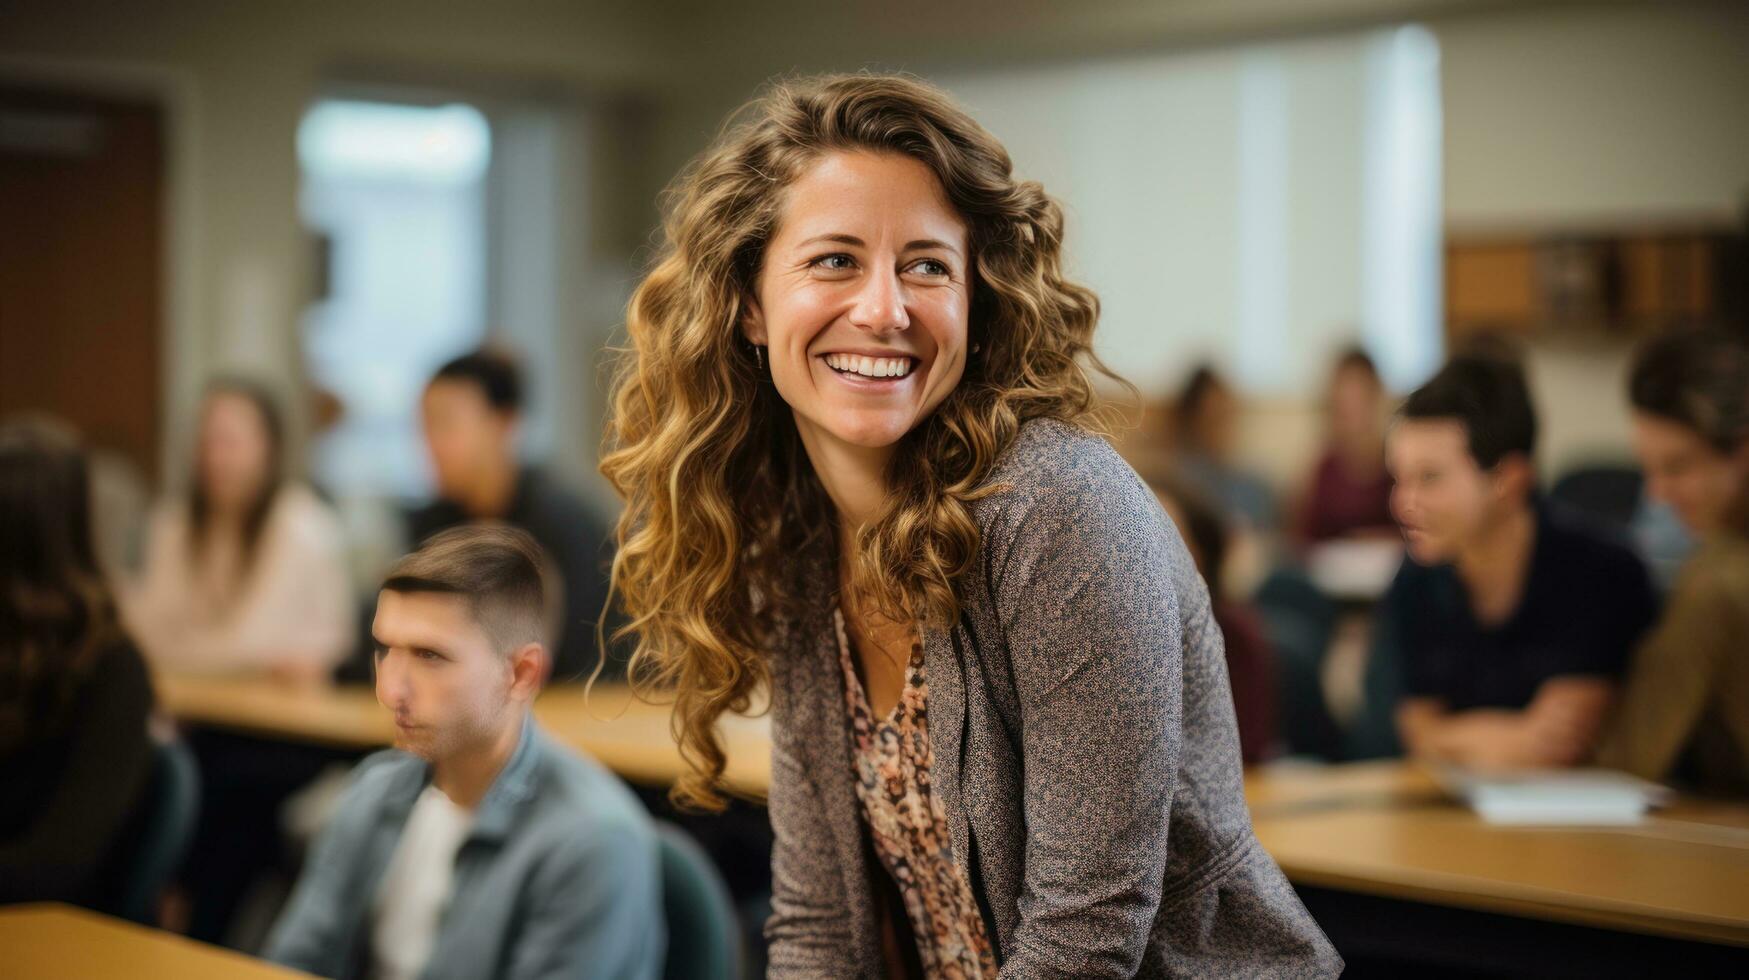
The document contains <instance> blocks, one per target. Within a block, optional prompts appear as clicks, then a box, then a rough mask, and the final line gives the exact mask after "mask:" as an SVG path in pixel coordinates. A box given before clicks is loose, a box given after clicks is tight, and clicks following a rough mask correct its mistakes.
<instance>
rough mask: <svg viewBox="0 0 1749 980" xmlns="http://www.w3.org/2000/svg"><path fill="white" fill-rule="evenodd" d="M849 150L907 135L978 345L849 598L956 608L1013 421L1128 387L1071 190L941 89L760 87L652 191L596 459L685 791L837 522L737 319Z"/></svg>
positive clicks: (695, 798)
mask: <svg viewBox="0 0 1749 980" xmlns="http://www.w3.org/2000/svg"><path fill="white" fill-rule="evenodd" d="M841 151H864V152H877V153H896V154H903V155H905V156H908V157H911V158H913V159H916V160H919V161H921V162H922V163H924V164H925V165H927V166H928V167H929V168H930V169H931V170H932V171H933V172H934V174H935V176H936V178H937V179H939V180H940V182H941V185H942V188H943V189H944V190H945V192H946V195H947V198H948V200H949V201H950V202H952V204H953V205H954V207H955V209H956V210H957V211H958V212H959V214H960V216H961V217H962V218H963V219H964V220H965V222H966V225H967V228H968V244H969V246H970V250H971V255H972V273H973V276H972V278H973V291H972V296H971V304H970V320H969V324H968V333H969V336H968V343H975V344H978V345H980V348H981V353H980V354H979V356H978V357H976V358H974V359H972V360H971V361H969V362H968V364H967V367H966V373H965V376H964V377H963V379H962V380H961V381H960V383H959V385H958V386H957V387H956V388H955V389H954V390H953V391H952V392H951V393H950V394H949V395H948V396H947V398H946V400H945V401H943V402H942V404H941V405H940V406H939V407H938V408H937V409H936V410H935V411H934V413H932V415H931V416H930V417H929V418H928V419H927V420H926V421H924V422H923V423H921V424H919V425H918V426H917V427H916V428H915V429H914V430H912V431H911V432H910V433H908V434H907V435H906V436H905V437H904V439H903V441H902V442H901V445H900V451H899V452H897V453H895V454H894V456H893V463H892V466H891V469H890V471H889V473H888V482H889V486H890V487H891V493H890V497H889V501H888V503H887V505H886V507H885V510H884V512H883V513H882V514H881V515H880V516H879V517H878V518H877V519H876V520H875V521H873V522H872V523H871V524H869V525H868V526H866V527H864V528H863V529H861V531H859V532H858V540H857V541H856V542H855V544H856V547H855V549H854V553H855V554H856V556H857V557H856V558H855V560H854V563H853V565H854V567H853V568H851V569H849V576H848V578H849V580H850V582H851V583H852V586H851V587H852V588H853V589H854V590H856V591H857V594H858V597H859V598H863V597H866V598H868V599H870V600H872V601H873V603H874V605H875V608H876V609H878V610H880V611H881V612H883V613H885V614H887V615H889V616H893V617H895V618H897V617H899V616H909V617H911V618H912V619H914V620H917V621H921V622H924V623H927V624H933V625H943V624H947V623H951V622H953V621H954V620H956V619H957V617H958V615H959V600H958V597H957V595H956V592H955V583H956V581H957V580H958V579H959V578H960V576H961V575H963V574H964V573H965V572H966V571H967V570H968V569H969V568H971V566H972V564H973V561H974V559H975V558H976V555H977V552H978V544H979V542H978V527H977V524H976V523H975V522H974V521H973V519H972V515H971V511H970V507H969V505H970V503H971V502H972V501H974V500H977V499H979V498H980V497H983V496H987V495H989V494H991V493H993V492H996V491H998V490H1000V489H1001V488H1000V487H995V486H989V485H987V477H988V476H989V473H990V470H991V467H992V466H993V464H994V463H995V461H996V459H997V457H998V456H1000V455H1001V453H1002V451H1003V449H1004V448H1006V447H1007V446H1008V445H1009V444H1010V443H1011V442H1012V441H1013V439H1014V438H1015V436H1016V434H1017V433H1018V432H1019V430H1020V426H1021V424H1022V423H1023V422H1025V421H1026V420H1028V419H1032V418H1039V417H1050V418H1056V419H1061V420H1064V421H1067V422H1071V423H1074V424H1077V425H1080V426H1082V427H1084V428H1087V429H1089V430H1091V431H1109V418H1108V417H1107V415H1106V413H1104V412H1103V411H1102V410H1101V407H1100V402H1099V401H1098V399H1097V397H1096V395H1095V392H1094V389H1093V385H1092V383H1091V379H1090V375H1089V373H1088V370H1087V367H1091V368H1093V369H1095V370H1097V371H1099V372H1100V373H1102V374H1104V375H1106V376H1107V377H1110V378H1111V379H1113V380H1114V381H1116V382H1118V383H1119V384H1120V385H1123V386H1124V387H1126V388H1128V389H1129V391H1130V392H1131V393H1132V395H1133V393H1134V388H1133V387H1130V386H1129V385H1128V384H1127V382H1124V381H1123V380H1122V379H1121V378H1118V376H1117V375H1116V374H1114V373H1112V372H1111V371H1110V370H1109V369H1108V368H1106V366H1105V365H1104V364H1102V363H1101V362H1100V361H1099V359H1098V358H1097V357H1096V356H1095V355H1094V353H1093V350H1092V340H1093V328H1094V324H1095V322H1096V321H1097V320H1098V317H1099V303H1098V299H1097V298H1096V297H1095V296H1094V295H1093V293H1092V292H1091V291H1090V290H1088V289H1086V288H1085V287H1082V286H1079V285H1077V284H1075V283H1072V282H1069V281H1068V280H1066V279H1065V278H1064V277H1063V272H1062V242H1063V212H1062V209H1061V207H1059V206H1058V204H1057V202H1056V201H1054V200H1053V199H1051V198H1050V197H1049V196H1048V195H1046V194H1045V192H1044V189H1043V188H1042V187H1041V186H1040V185H1039V184H1037V183H1036V182H1032V181H1022V180H1016V179H1015V178H1014V176H1013V174H1012V166H1011V164H1010V162H1009V158H1008V153H1007V151H1006V150H1005V149H1003V147H1002V144H1001V143H999V142H998V141H997V140H996V138H995V137H993V136H991V135H990V134H989V133H988V132H986V131H985V130H984V129H983V128H982V127H981V126H979V125H978V124H977V123H976V122H974V121H973V120H972V119H971V117H970V116H968V115H966V114H965V113H964V112H963V111H961V110H960V109H959V108H958V107H957V106H955V105H954V104H953V102H952V100H951V99H950V98H949V97H948V96H947V95H946V94H945V93H943V92H942V91H940V90H939V89H936V88H934V87H932V86H930V85H927V84H925V83H923V82H920V81H917V80H915V79H912V78H908V77H903V76H894V75H872V74H858V75H835V76H827V77H821V78H814V79H803V80H796V81H787V82H780V83H777V84H774V85H772V86H771V87H770V88H769V89H768V90H767V91H765V92H764V93H763V94H762V95H761V96H760V97H759V98H756V99H755V100H754V101H752V102H750V103H749V104H748V105H747V106H745V107H743V109H742V110H741V111H740V112H738V113H736V114H735V116H732V117H731V119H730V124H729V126H728V127H726V128H725V131H724V133H723V135H722V136H721V137H719V139H718V140H717V141H716V143H715V144H714V145H713V146H712V147H711V148H710V149H708V150H707V151H706V152H705V153H704V154H703V155H701V156H700V157H699V158H697V159H696V160H694V161H693V163H692V164H691V165H690V166H688V167H687V168H686V169H685V170H684V171H682V172H681V174H680V176H679V177H677V178H676V179H675V181H674V183H673V184H672V185H670V187H669V188H668V190H667V191H666V192H665V193H664V195H663V205H664V222H663V229H664V232H665V241H664V243H663V245H662V248H661V251H660V253H659V254H658V255H657V257H656V259H655V262H654V265H653V267H652V268H651V270H650V272H649V273H648V275H647V276H646V277H645V279H644V280H643V282H642V283H641V284H640V285H639V286H638V288H637V290H636V292H635V293H634V294H633V296H632V299H631V302H630V304H629V306H628V309H627V312H626V330H627V334H628V335H629V344H628V346H627V347H626V348H624V349H622V350H621V351H620V358H619V363H618V365H617V370H616V372H615V378H614V382H613V395H612V409H611V413H610V418H609V421H608V426H607V432H606V438H605V443H604V446H603V451H602V461H601V472H602V473H603V474H604V475H605V476H606V477H607V479H608V480H609V481H610V482H611V483H612V484H613V486H614V487H615V488H616V489H617V490H618V492H619V493H620V495H621V496H622V497H623V498H624V500H625V509H624V511H623V513H622V515H621V517H620V519H619V525H618V528H617V535H616V536H617V542H618V553H617V554H616V556H615V557H614V560H613V570H612V591H613V593H614V594H615V595H616V596H617V599H618V601H619V602H620V603H621V605H622V607H623V611H624V613H625V615H626V620H625V623H626V625H625V626H624V627H623V628H622V629H621V630H620V631H618V633H616V635H615V638H616V639H617V638H621V637H624V636H627V635H635V636H636V638H637V645H636V649H635V652H634V653H633V655H632V660H631V668H630V670H631V676H632V681H633V684H634V686H635V687H637V688H638V690H639V691H640V693H646V694H647V693H655V692H657V691H665V692H667V693H668V694H669V695H670V696H672V698H673V699H674V702H675V711H674V721H673V725H674V736H675V739H676V741H677V742H678V743H679V746H680V750H681V754H682V756H683V757H684V758H685V760H686V762H687V764H688V766H689V770H690V771H689V772H688V773H686V774H685V775H684V776H683V778H682V779H681V780H680V781H679V783H678V784H677V785H676V786H675V788H674V791H673V798H674V800H675V801H676V802H677V803H679V804H681V805H684V806H690V807H696V808H704V809H717V808H720V807H721V806H722V805H723V802H724V801H723V799H722V796H721V791H722V775H723V769H724V765H725V761H726V760H725V756H724V753H723V749H722V745H721V743H720V741H719V739H718V736H717V735H716V731H715V724H716V721H717V719H718V718H719V717H720V716H721V715H722V714H723V712H724V711H737V712H743V711H746V710H748V709H749V707H750V706H751V700H752V696H753V694H754V692H755V691H756V690H757V689H758V688H759V686H760V685H761V684H762V683H763V682H764V681H765V679H766V677H767V670H766V662H765V659H764V658H765V656H766V651H767V650H769V649H771V648H772V647H773V646H774V645H775V644H776V642H777V637H778V635H779V624H780V623H783V622H786V621H788V620H789V619H790V618H791V617H793V616H794V615H795V614H796V612H797V611H798V610H799V608H800V606H801V603H802V601H803V599H804V596H805V593H806V592H807V590H808V588H809V585H808V584H806V583H801V582H798V581H795V580H794V579H793V577H792V576H791V574H790V573H791V572H792V570H793V565H794V562H793V561H792V560H791V559H792V557H793V556H795V555H798V554H802V553H804V552H805V551H806V550H807V549H809V548H812V547H816V546H819V545H821V544H822V539H827V540H833V539H835V534H836V532H835V530H834V523H835V522H834V520H833V518H832V514H833V510H832V506H831V503H830V501H829V500H828V499H827V498H826V495H825V492H824V490H823V489H822V488H821V485H820V483H819V480H818V478H817V477H816V476H815V474H814V472H813V469H812V466H811V465H810V463H809V461H808V458H807V455H806V454H805V452H804V451H803V450H802V447H801V443H800V439H799V437H798V435H797V431H796V427H795V421H794V417H793V415H792V414H791V412H790V410H789V408H788V406H787V405H786V404H785V403H784V402H783V401H782V400H781V398H780V397H779V396H778V393H777V392H776V390H775V389H774V388H773V387H772V386H771V384H770V383H769V380H768V379H767V378H766V376H765V375H764V372H763V371H761V370H760V369H759V368H758V367H757V365H756V363H755V360H754V354H753V352H752V350H751V348H750V346H749V345H748V344H747V343H746V342H745V341H744V340H743V339H742V335H741V332H740V328H741V322H742V315H743V311H744V309H745V307H746V304H747V301H748V299H749V297H751V296H753V295H754V290H755V280H756V278H757V276H758V273H759V269H760V265H761V262H762V259H763V251H764V248H765V246H766V244H767V243H768V242H769V241H770V240H771V238H772V235H773V233H774V231H775V229H776V226H777V223H778V221H779V218H780V216H781V211H782V207H783V203H784V191H785V189H786V188H787V187H788V186H789V185H790V184H791V183H792V182H793V181H795V180H796V179H797V178H798V177H799V176H800V175H801V174H802V173H803V171H804V170H805V169H806V168H807V167H808V166H809V165H810V164H812V163H814V162H815V161H817V160H818V159H820V158H821V157H822V156H824V155H826V154H829V153H833V152H841ZM1084 364H1085V365H1086V366H1084ZM813 588H814V589H816V590H817V588H818V585H817V584H815V585H813ZM604 619H605V617H604Z"/></svg>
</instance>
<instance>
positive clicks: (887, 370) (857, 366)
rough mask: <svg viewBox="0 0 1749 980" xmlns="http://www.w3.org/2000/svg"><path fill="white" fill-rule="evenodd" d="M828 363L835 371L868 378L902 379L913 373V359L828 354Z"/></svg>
mask: <svg viewBox="0 0 1749 980" xmlns="http://www.w3.org/2000/svg"><path fill="white" fill-rule="evenodd" d="M826 363H827V365H829V366H830V367H832V368H833V369H834V370H838V371H847V372H850V373H852V374H860V375H862V376H863V377H867V378H902V377H904V376H905V375H907V374H910V373H911V359H910V358H908V357H863V356H862V355H860V354H827V355H826Z"/></svg>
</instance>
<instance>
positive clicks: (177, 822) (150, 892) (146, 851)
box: [113, 741, 200, 925]
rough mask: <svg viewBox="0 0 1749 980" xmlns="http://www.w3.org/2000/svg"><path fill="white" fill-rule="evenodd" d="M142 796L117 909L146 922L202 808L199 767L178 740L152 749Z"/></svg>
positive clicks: (133, 919) (124, 867)
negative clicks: (139, 818)
mask: <svg viewBox="0 0 1749 980" xmlns="http://www.w3.org/2000/svg"><path fill="white" fill-rule="evenodd" d="M149 779H150V782H149V783H148V784H147V787H146V792H145V795H144V796H143V798H142V799H141V806H142V808H143V813H142V814H141V820H140V822H139V824H138V825H137V826H138V828H139V832H138V837H137V838H135V840H134V841H133V849H132V853H130V854H129V855H128V856H127V858H126V860H125V862H124V865H123V867H122V875H121V882H120V884H121V888H120V893H119V894H118V895H117V900H116V905H115V908H114V909H113V911H114V912H115V914H116V915H119V916H121V917H122V918H125V919H130V920H132V921H134V922H138V923H141V924H143V925H156V922H155V921H154V920H153V912H154V907H155V905H156V903H157V899H158V895H159V894H160V893H161V892H163V890H164V886H165V885H166V884H168V883H169V881H170V877H171V875H173V874H174V873H175V872H176V868H177V866H178V865H180V864H181V863H182V856H183V854H184V853H185V852H186V851H187V850H188V843H189V840H190V839H191V838H192V837H193V836H194V824H195V820H196V818H197V817H198V816H199V813H200V768H199V767H198V766H197V765H196V764H195V761H194V753H192V752H190V751H189V750H188V746H186V745H184V744H182V742H180V741H171V742H160V743H158V745H157V747H156V748H155V749H154V750H153V760H152V774H151V776H150V777H149Z"/></svg>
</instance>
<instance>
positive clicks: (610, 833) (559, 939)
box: [265, 718, 666, 980]
mask: <svg viewBox="0 0 1749 980" xmlns="http://www.w3.org/2000/svg"><path fill="white" fill-rule="evenodd" d="M430 781H431V767H430V765H428V764H427V763H426V762H425V761H424V760H422V759H419V758H417V757H415V756H413V755H409V754H408V753H405V752H401V751H396V750H390V751H386V752H379V753H377V754H375V755H373V756H371V757H370V758H368V759H366V760H365V761H364V762H362V763H360V764H359V766H358V769H357V770H356V771H355V772H354V774H353V778H352V782H351V784H350V785H349V786H348V787H347V789H346V792H345V794H344V795H343V796H342V798H341V801H340V805H339V808H338V810H337V811H336V812H335V814H334V817H333V818H332V819H331V820H330V821H329V823H328V825H327V826H326V827H325V828H323V830H322V833H321V834H320V835H319V836H318V837H317V839H316V843H315V845H314V847H313V848H312V850H311V853H310V857H309V860H308V862H307V864H306V865H305V868H304V873H303V876H302V877H301V878H300V879H299V881H298V885H297V888H296V889H295V890H294V891H293V893H292V896H291V900H290V901H289V902H288V903H287V906H286V909H285V912H284V913H283V914H282V915H281V916H280V919H279V922H278V923H277V924H276V925H275V926H274V929H273V933H272V935H271V936H270V937H269V938H268V943H267V950H266V953H265V955H266V957H267V958H268V959H270V960H272V961H274V962H276V963H280V964H283V965H286V966H290V967H295V968H297V969H300V970H306V971H308V972H310V973H315V974H318V975H320V976H324V977H335V978H352V977H364V976H367V975H368V974H369V972H370V935H371V921H372V909H373V907H374V906H375V904H376V898H377V893H378V891H379V890H380V888H381V886H382V881H383V876H384V873H385V872H386V871H387V870H388V866H389V860H390V858H391V857H392V856H393V855H394V852H395V846H396V844H397V843H398V842H399V840H400V836H401V831H402V828H403V827H404V826H405V825H406V822H407V816H408V814H409V812H410V811H411V810H412V808H413V803H414V801H415V800H417V799H418V797H419V794H420V793H421V792H423V791H424V789H425V787H426V786H427V785H428V784H429V783H430ZM656 847H657V845H656V836H655V829H654V827H653V826H652V824H651V822H650V818H649V815H648V814H647V813H646V812H645V810H644V808H643V806H642V804H640V803H639V802H638V800H637V798H636V797H634V796H633V795H632V793H631V791H630V790H628V789H627V788H626V787H625V785H624V784H622V783H621V782H620V781H619V779H618V778H617V777H615V776H613V775H612V774H611V773H609V772H607V771H606V770H605V769H603V768H602V767H601V766H600V765H599V764H597V763H595V762H594V761H592V760H589V759H585V758H583V757H581V756H578V755H577V754H575V753H573V752H571V751H569V750H568V749H565V748H564V747H562V746H559V745H557V744H555V743H554V742H553V741H552V740H551V739H550V738H549V737H548V736H547V735H546V734H545V733H543V732H542V731H540V729H539V728H538V727H537V726H536V725H535V723H534V721H533V719H532V718H531V719H529V720H527V721H525V722H524V723H523V728H522V737H521V740H520V742H519V743H518V745H517V748H516V751H515V753H513V754H512V755H511V758H510V761H509V763H508V764H506V765H505V767H504V771H503V772H501V773H499V774H498V778H497V780H496V781H494V782H493V784H492V788H491V789H490V790H488V791H487V793H486V795H485V797H484V798H482V799H481V801H480V804H479V806H478V807H477V808H476V810H475V816H474V825H473V828H472V830H471V831H470V832H469V835H468V837H467V838H466V839H465V840H464V841H463V842H462V845H461V847H460V848H459V849H458V850H457V852H456V857H455V877H454V881H453V885H452V888H451V892H450V901H449V904H448V906H447V907H446V908H445V909H444V911H443V914H442V921H441V922H440V923H439V926H438V929H437V936H436V940H435V941H434V943H433V945H432V949H431V957H430V959H429V960H428V961H427V963H426V966H425V969H424V971H423V973H422V974H421V976H422V977H423V978H425V980H449V978H455V980H483V978H488V977H506V978H509V977H515V978H531V977H542V978H545V977H554V978H556V977H585V976H587V977H651V978H653V977H656V976H658V975H659V974H660V973H661V970H662V961H663V956H664V951H665V949H666V942H665V937H664V927H663V918H662V902H661V884H660V880H659V859H658V855H657V849H656Z"/></svg>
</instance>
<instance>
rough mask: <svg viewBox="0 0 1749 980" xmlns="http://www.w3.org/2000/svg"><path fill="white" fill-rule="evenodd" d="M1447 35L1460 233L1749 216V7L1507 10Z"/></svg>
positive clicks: (1451, 157)
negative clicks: (1497, 228) (1491, 228)
mask: <svg viewBox="0 0 1749 980" xmlns="http://www.w3.org/2000/svg"><path fill="white" fill-rule="evenodd" d="M1434 33H1435V34H1436V36H1437V37H1438V38H1439V44H1440V48H1441V52H1442V65H1443V69H1444V90H1445V128H1446V135H1445V150H1446V184H1445V188H1446V193H1445V210H1446V217H1447V219H1448V221H1449V222H1450V224H1451V225H1452V226H1454V227H1458V228H1463V227H1473V226H1483V227H1487V226H1496V225H1503V226H1508V227H1512V228H1523V227H1543V226H1548V225H1556V226H1559V225H1588V224H1595V223H1598V222H1608V221H1616V220H1624V219H1625V220H1633V219H1637V218H1638V219H1644V218H1656V217H1660V216H1666V215H1675V216H1682V215H1687V214H1695V215H1700V216H1714V217H1724V218H1727V219H1728V218H1730V217H1732V216H1733V215H1740V214H1741V213H1742V210H1743V209H1744V208H1745V207H1746V206H1749V4H1745V3H1742V2H1705V3H1694V2H1660V3H1631V4H1568V5H1559V6H1553V7H1538V8H1535V9H1531V10H1523V11H1515V10H1513V9H1511V8H1506V9H1501V10H1498V11H1495V12H1492V13H1488V14H1476V15H1471V16H1462V17H1454V18H1452V19H1450V20H1447V21H1440V22H1436V24H1435V26H1434Z"/></svg>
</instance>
